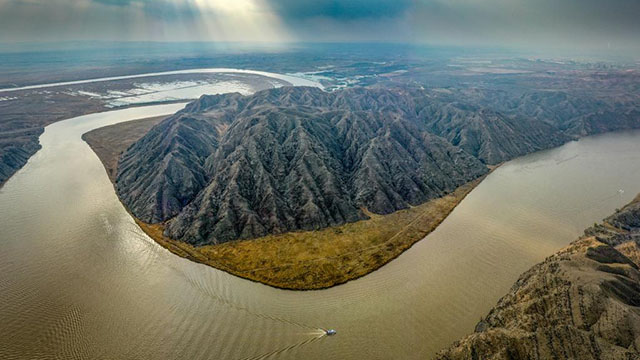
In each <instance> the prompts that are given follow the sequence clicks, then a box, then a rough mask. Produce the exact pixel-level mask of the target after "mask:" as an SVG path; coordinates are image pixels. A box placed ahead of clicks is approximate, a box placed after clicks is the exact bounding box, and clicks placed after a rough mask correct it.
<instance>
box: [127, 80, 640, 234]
mask: <svg viewBox="0 0 640 360" xmlns="http://www.w3.org/2000/svg"><path fill="white" fill-rule="evenodd" d="M585 101H586V102H587V104H588V105H587V104H585ZM629 101H630V102H629V103H624V101H622V102H620V103H619V104H617V105H615V106H614V105H610V104H609V102H607V101H604V100H603V101H600V100H594V99H591V100H589V101H587V100H585V99H579V98H578V97H577V96H572V95H567V94H566V93H559V92H529V93H526V94H521V95H518V94H509V93H507V92H504V91H488V90H478V89H468V90H455V91H451V90H449V91H446V92H439V91H433V90H424V89H415V88H395V89H380V88H350V89H345V90H340V91H335V92H331V93H328V92H324V91H321V90H319V89H317V88H306V87H295V88H294V87H283V88H279V89H270V90H265V91H260V92H257V93H255V94H254V95H252V96H242V95H240V94H224V95H216V96H203V97H201V98H200V99H199V100H197V101H195V102H192V103H191V104H189V105H188V106H187V107H186V108H185V109H183V110H182V111H180V112H178V113H177V114H175V115H174V116H172V117H170V118H168V119H166V120H165V121H163V122H162V123H160V124H158V125H157V126H156V127H154V128H153V129H152V130H151V131H150V132H149V133H148V134H146V135H145V136H144V137H142V138H141V139H140V140H139V141H138V142H136V143H135V144H134V145H133V146H131V148H129V149H128V150H127V151H126V152H125V153H124V155H123V157H122V158H121V160H120V162H119V166H118V175H117V180H116V188H117V192H118V194H119V196H120V197H121V199H122V201H123V202H124V203H125V205H126V206H127V207H128V208H129V209H130V210H131V212H132V213H133V214H134V215H135V216H136V217H138V218H139V219H141V220H142V221H144V222H147V223H160V222H166V221H168V220H170V221H169V222H168V223H167V224H166V225H167V226H166V231H165V235H167V236H169V237H171V238H173V239H178V240H182V241H186V242H189V243H191V244H195V245H204V244H216V243H220V242H225V241H228V240H233V239H248V238H254V237H259V236H263V235H267V234H277V233H283V232H288V231H291V230H317V229H321V228H325V227H329V226H333V225H340V224H344V223H348V222H354V221H358V220H361V219H365V218H366V216H365V214H364V212H363V211H362V209H367V210H369V211H371V212H373V213H377V214H388V213H391V212H394V211H396V210H400V209H404V208H407V207H409V206H411V205H417V204H421V203H424V202H425V201H427V200H430V199H433V198H436V197H441V196H443V195H444V194H447V193H450V192H451V191H453V190H454V189H455V188H456V187H458V186H460V185H461V184H464V183H465V182H468V181H470V180H472V179H475V178H477V177H479V176H481V175H482V174H484V173H485V172H486V171H487V170H486V167H485V166H483V164H497V163H500V162H503V161H506V160H509V159H512V158H514V157H516V156H520V155H524V154H527V153H531V152H533V151H537V150H541V149H546V148H550V147H554V146H558V145H560V144H562V143H564V142H566V141H568V140H570V139H574V138H576V137H579V136H582V135H586V134H591V133H598V132H604V131H610V130H615V129H627V128H633V127H640V117H638V114H637V110H632V109H633V108H634V107H633V106H631V105H632V104H633V100H629Z"/></svg>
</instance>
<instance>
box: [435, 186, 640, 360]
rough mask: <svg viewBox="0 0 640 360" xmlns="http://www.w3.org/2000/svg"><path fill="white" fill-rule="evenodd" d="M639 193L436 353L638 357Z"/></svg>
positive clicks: (498, 356) (467, 356)
mask: <svg viewBox="0 0 640 360" xmlns="http://www.w3.org/2000/svg"><path fill="white" fill-rule="evenodd" d="M639 266H640V196H638V198H636V200H635V201H634V202H632V203H631V204H630V205H628V206H626V207H625V208H624V209H622V210H620V211H618V212H617V213H616V214H614V215H612V216H611V217H609V218H607V219H605V220H604V222H603V223H602V224H600V225H596V226H594V227H592V228H589V229H587V230H586V231H585V236H584V237H582V238H581V239H579V240H577V241H575V242H574V243H572V244H571V245H570V246H569V247H567V248H565V249H563V250H562V251H560V252H558V253H556V254H555V255H553V256H551V257H549V258H547V259H546V260H545V261H544V262H542V263H540V264H538V265H536V266H534V267H533V268H531V269H530V270H529V271H527V272H526V273H524V274H523V275H522V276H521V277H520V279H518V281H517V282H516V284H515V285H514V286H513V288H512V289H511V291H510V292H509V293H508V294H507V295H506V296H505V297H503V298H502V299H501V300H500V301H499V302H498V305H497V306H496V307H495V308H493V309H492V310H491V311H490V312H489V315H488V316H487V317H486V318H485V319H483V320H481V321H480V322H479V323H478V325H477V326H476V332H475V333H474V334H472V335H470V336H468V337H466V338H464V339H462V340H461V341H459V342H457V343H455V344H454V345H453V346H452V347H451V348H449V349H446V350H444V351H443V352H441V353H440V354H439V355H438V356H437V358H438V359H443V360H444V359H447V360H453V359H640V271H639V270H638V269H639Z"/></svg>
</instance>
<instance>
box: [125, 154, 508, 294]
mask: <svg viewBox="0 0 640 360" xmlns="http://www.w3.org/2000/svg"><path fill="white" fill-rule="evenodd" d="M499 166H500V165H494V166H492V167H491V168H490V171H489V172H488V173H487V174H485V175H483V176H481V177H479V178H478V179H475V180H472V181H470V182H468V183H466V184H464V185H461V186H460V187H458V188H457V189H456V190H455V191H454V192H453V193H451V194H448V195H445V196H443V197H440V198H436V199H432V200H430V201H427V202H426V203H423V204H421V205H418V206H425V205H426V206H428V205H429V204H433V202H437V201H438V200H443V199H444V198H447V197H451V196H452V195H453V194H454V193H456V192H459V193H461V194H459V197H458V198H457V199H456V201H455V205H454V206H452V207H451V208H450V209H448V211H446V212H443V213H442V214H441V215H442V216H441V217H440V218H438V219H437V220H436V221H435V222H434V224H433V226H431V227H430V228H429V229H428V230H422V232H421V234H420V236H419V237H416V238H412V239H410V240H408V241H407V243H406V244H401V246H399V247H397V248H395V249H394V250H395V251H394V254H393V255H392V256H391V257H388V258H385V259H384V261H383V262H381V263H379V264H377V266H374V267H371V268H369V269H367V270H366V271H365V272H363V273H360V274H358V275H356V276H353V277H347V278H345V279H344V280H341V281H336V282H332V283H329V284H307V285H306V286H305V285H303V286H290V285H287V284H286V283H281V282H278V281H268V280H265V279H262V278H260V277H257V276H251V275H248V273H251V272H255V271H258V270H262V269H257V270H255V269H254V270H244V271H243V270H237V269H233V268H231V267H229V266H227V265H226V264H225V263H223V262H220V261H219V260H220V259H217V260H218V261H216V259H212V258H209V257H207V256H206V255H205V254H203V253H202V252H201V251H199V250H198V249H199V248H198V247H195V246H192V245H190V244H187V243H184V242H181V241H178V240H174V239H171V238H168V237H166V236H164V235H163V231H164V224H162V223H161V224H147V223H145V222H143V221H141V220H139V219H138V218H136V217H135V216H134V215H133V214H132V213H131V212H130V211H129V209H128V208H127V207H126V206H125V205H124V203H122V201H121V202H120V203H121V204H122V206H124V207H125V209H126V210H127V213H129V215H131V217H132V219H133V220H134V221H135V223H136V224H137V225H138V226H139V227H140V229H141V230H142V231H143V232H144V233H145V234H146V235H147V236H149V237H150V238H151V239H153V240H154V241H155V242H156V243H157V244H158V245H160V246H162V247H163V248H165V249H166V250H168V251H170V252H171V253H173V254H174V255H177V256H180V257H182V258H184V259H187V260H190V261H193V262H196V263H200V264H203V265H207V266H210V267H213V268H215V269H217V270H220V271H224V272H226V273H228V274H231V275H234V276H237V277H240V278H243V279H246V280H250V281H253V282H257V283H261V284H263V285H267V286H270V287H273V288H276V289H280V290H292V291H314V290H325V289H329V288H332V287H334V286H338V285H342V284H345V283H347V282H349V281H352V280H357V279H359V278H361V277H364V276H366V275H369V274H371V273H373V272H374V271H376V270H378V269H380V268H382V267H383V266H384V265H386V264H388V263H389V262H391V261H393V260H395V259H397V258H398V257H399V256H400V255H402V254H403V253H404V252H405V251H407V250H409V249H411V248H412V247H413V245H415V244H417V243H418V242H420V241H422V240H424V239H425V238H426V237H427V236H428V235H429V234H430V233H432V232H433V231H434V230H436V229H437V228H438V226H440V224H441V223H442V222H443V221H444V220H445V219H446V218H447V217H448V216H449V215H450V214H451V212H453V210H455V208H456V207H457V206H458V205H459V204H460V203H461V202H462V200H464V199H465V198H466V197H467V195H469V194H470V193H471V192H472V191H473V190H474V189H475V188H476V187H477V186H478V185H480V183H481V182H482V181H483V180H484V179H485V178H486V177H487V176H488V175H489V174H491V173H492V172H493V171H494V170H495V169H497V168H498V167H499ZM114 189H115V188H114ZM116 196H117V195H116ZM118 199H120V198H118ZM402 211H405V210H399V211H397V212H395V213H392V214H389V215H393V214H397V213H399V212H402ZM389 215H384V216H389ZM374 216H378V217H384V216H383V215H375V214H374ZM366 221H369V220H361V221H358V222H357V223H361V222H366ZM351 224H353V223H351ZM349 225H350V224H344V225H340V226H335V227H329V228H324V229H321V230H317V231H331V230H335V229H337V228H340V227H343V226H349ZM306 232H308V231H300V232H297V231H296V232H289V233H284V234H278V235H271V236H266V237H261V238H254V239H246V240H234V241H230V242H227V243H223V244H218V245H207V246H203V247H204V248H215V247H219V248H221V247H225V246H227V247H230V246H234V245H235V244H240V243H245V244H246V243H251V242H254V241H260V240H263V239H265V238H269V237H272V236H276V237H285V236H287V235H291V234H296V233H298V234H299V233H306ZM387 241H388V240H387ZM365 250H366V249H365ZM350 254H351V253H345V254H338V255H336V256H334V257H345V256H348V255H350ZM319 260H322V258H319V259H317V260H316V261H319ZM311 261H313V260H311ZM290 265H295V263H287V264H283V265H281V266H282V267H286V266H290ZM269 269H270V268H269Z"/></svg>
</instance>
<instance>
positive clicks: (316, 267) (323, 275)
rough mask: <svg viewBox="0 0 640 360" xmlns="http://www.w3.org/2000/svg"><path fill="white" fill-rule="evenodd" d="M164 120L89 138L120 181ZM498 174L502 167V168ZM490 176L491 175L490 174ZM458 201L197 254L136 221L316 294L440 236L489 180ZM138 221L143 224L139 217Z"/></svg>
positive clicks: (207, 258)
mask: <svg viewBox="0 0 640 360" xmlns="http://www.w3.org/2000/svg"><path fill="white" fill-rule="evenodd" d="M160 120H161V119H158V118H151V119H143V120H136V121H131V122H128V123H122V124H117V125H112V126H108V127H104V128H101V129H96V130H93V131H91V132H89V133H87V134H85V135H83V139H84V140H85V141H86V142H87V143H88V144H89V146H90V147H91V148H92V149H93V151H94V152H95V153H96V154H97V155H98V158H99V159H100V161H101V162H102V164H103V166H104V167H105V169H106V171H107V174H108V175H109V178H110V179H111V181H112V182H113V181H114V178H115V174H116V171H117V163H118V158H119V156H120V155H121V154H122V152H123V151H125V150H126V149H127V148H128V147H129V146H130V145H131V144H132V143H134V142H135V141H136V140H137V139H138V138H139V137H140V136H142V135H144V134H145V133H146V132H147V131H148V130H149V129H150V128H151V127H153V125H155V124H156V123H158V122H159V121H160ZM494 168H495V167H494ZM485 176H486V175H485ZM485 176H483V177H481V178H478V179H476V180H474V181H471V182H469V183H467V184H465V185H463V186H460V187H459V188H458V189H456V190H455V191H454V192H452V193H451V194H448V195H446V196H444V197H442V198H438V199H433V200H431V201H428V202H426V203H424V204H421V205H418V206H414V207H411V208H409V209H405V210H400V211H397V212H394V213H392V214H389V215H384V216H383V215H376V214H372V213H367V214H368V215H369V216H370V219H368V220H363V221H358V222H355V223H349V224H345V225H341V226H336V227H330V228H326V229H322V230H319V231H299V232H289V233H285V234H279V235H269V236H265V237H261V238H257V239H251V240H240V241H232V242H227V243H223V244H219V245H208V246H199V247H195V246H192V245H189V244H187V243H184V242H180V241H176V240H173V239H170V238H168V237H166V236H164V235H163V232H164V226H163V224H147V223H144V222H142V221H140V220H138V219H136V222H137V223H138V225H139V226H140V228H141V229H142V230H144V232H145V233H147V235H149V237H151V238H152V239H154V240H155V241H156V242H157V243H158V244H160V245H162V246H163V247H165V248H166V249H168V250H169V251H171V252H172V253H174V254H176V255H178V256H181V257H184V258H187V259H189V260H192V261H196V262H199V263H203V264H206V265H209V266H212V267H214V268H217V269H219V270H223V271H226V272H228V273H231V274H233V275H236V276H239V277H242V278H246V279H249V280H253V281H257V282H260V283H263V284H266V285H270V286H273V287H276V288H282V289H292V290H315V289H323V288H329V287H332V286H335V285H339V284H343V283H345V282H347V281H349V280H353V279H357V278H359V277H362V276H364V275H367V274H369V273H371V272H373V271H375V270H377V269H379V268H380V267H381V266H383V265H384V264H386V263H388V262H389V261H391V260H393V259H395V258H396V257H398V256H399V255H400V254H402V253H403V252H404V251H406V250H407V249H409V248H410V247H411V246H412V245H413V244H415V243H416V242H418V241H419V240H421V239H423V238H424V237H425V236H426V235H428V234H429V233H430V232H432V231H433V230H434V229H435V228H436V227H437V226H438V225H439V224H440V223H441V222H442V221H443V220H444V219H445V218H446V217H447V215H449V213H451V211H453V209H454V208H455V207H456V206H457V205H458V204H459V203H460V202H461V201H462V200H463V199H464V198H465V197H466V195H467V194H469V192H471V190H473V189H474V188H475V187H476V186H477V185H478V184H479V183H480V182H481V181H482V180H483V179H484V177H485ZM134 218H135V217H134Z"/></svg>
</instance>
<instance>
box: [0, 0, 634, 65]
mask: <svg viewBox="0 0 640 360" xmlns="http://www.w3.org/2000/svg"><path fill="white" fill-rule="evenodd" d="M638 18H640V2H635V1H629V0H610V1H606V2H604V1H600V0H534V1H526V0H509V1H506V0H484V1H482V2H479V1H477V0H455V1H445V0H349V1H339V0H314V1H296V0H74V1H72V0H0V42H1V43H5V44H6V43H11V44H16V43H24V42H27V43H31V42H36V43H40V44H48V43H52V42H54V43H55V42H58V41H71V42H75V41H80V42H107V43H108V42H113V41H121V39H127V40H129V41H134V42H160V43H179V42H206V43H209V42H214V43H248V44H272V45H276V44H296V43H310V42H314V43H315V42H317V43H364V42H374V43H387V44H390V43H400V44H416V45H428V46H455V47H490V48H491V47H498V48H509V49H525V50H530V51H536V52H546V53H583V52H588V53H615V54H623V55H625V56H634V57H638V56H640V41H638V39H637V37H638V34H640V22H639V21H638Z"/></svg>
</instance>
